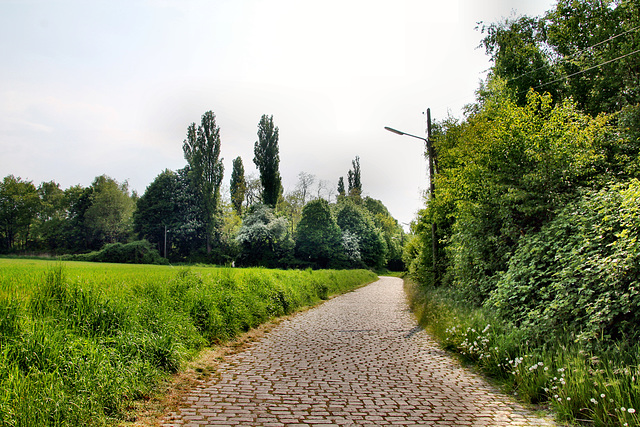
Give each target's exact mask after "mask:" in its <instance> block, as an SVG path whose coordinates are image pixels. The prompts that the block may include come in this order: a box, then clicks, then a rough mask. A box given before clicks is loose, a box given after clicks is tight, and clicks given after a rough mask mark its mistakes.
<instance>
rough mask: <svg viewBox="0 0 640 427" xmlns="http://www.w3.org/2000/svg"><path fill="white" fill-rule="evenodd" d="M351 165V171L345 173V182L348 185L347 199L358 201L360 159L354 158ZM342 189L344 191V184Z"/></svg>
mask: <svg viewBox="0 0 640 427" xmlns="http://www.w3.org/2000/svg"><path fill="white" fill-rule="evenodd" d="M351 165H352V166H353V169H351V170H349V172H348V173H347V182H348V185H349V191H348V194H349V197H352V198H355V199H359V198H360V197H361V196H362V180H361V176H360V175H361V172H360V157H358V156H356V158H355V159H354V160H352V161H351ZM342 185H343V189H344V183H343V184H342Z"/></svg>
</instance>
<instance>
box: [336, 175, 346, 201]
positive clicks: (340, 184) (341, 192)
mask: <svg viewBox="0 0 640 427" xmlns="http://www.w3.org/2000/svg"><path fill="white" fill-rule="evenodd" d="M346 194H347V192H346V191H345V189H344V177H342V176H341V177H340V178H339V179H338V195H339V196H343V197H344V196H345V195H346Z"/></svg>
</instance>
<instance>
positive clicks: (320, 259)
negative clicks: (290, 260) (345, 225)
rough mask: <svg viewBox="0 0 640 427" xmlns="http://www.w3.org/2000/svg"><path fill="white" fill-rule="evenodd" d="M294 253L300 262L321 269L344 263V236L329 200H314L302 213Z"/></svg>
mask: <svg viewBox="0 0 640 427" xmlns="http://www.w3.org/2000/svg"><path fill="white" fill-rule="evenodd" d="M295 250H296V257H297V258H298V259H300V260H301V261H305V262H311V263H314V264H315V265H316V266H318V267H320V268H327V267H329V266H330V265H332V264H333V265H336V264H338V265H340V264H341V263H342V262H343V260H344V250H343V248H342V233H341V231H340V228H339V227H338V224H337V223H336V220H335V218H334V217H333V215H332V213H331V209H330V208H329V203H328V202H327V201H326V200H324V199H317V200H313V201H311V202H309V203H307V204H306V206H305V207H304V208H303V209H302V218H301V219H300V223H299V224H298V228H297V229H296V249H295Z"/></svg>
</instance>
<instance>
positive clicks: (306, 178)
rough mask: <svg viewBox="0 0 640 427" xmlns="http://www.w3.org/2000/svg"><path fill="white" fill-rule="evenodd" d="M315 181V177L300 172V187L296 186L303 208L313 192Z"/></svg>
mask: <svg viewBox="0 0 640 427" xmlns="http://www.w3.org/2000/svg"><path fill="white" fill-rule="evenodd" d="M315 181H316V177H315V175H312V174H310V173H307V172H300V173H299V174H298V185H297V186H296V189H297V190H298V191H299V192H300V196H301V197H302V205H303V206H304V205H305V204H306V203H307V196H308V194H309V193H310V192H311V186H312V185H313V183H314V182H315Z"/></svg>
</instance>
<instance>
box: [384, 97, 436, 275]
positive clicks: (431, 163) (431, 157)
mask: <svg viewBox="0 0 640 427" xmlns="http://www.w3.org/2000/svg"><path fill="white" fill-rule="evenodd" d="M384 128H385V129H386V130H388V131H389V132H393V133H395V134H397V135H405V136H410V137H412V138H416V139H421V140H423V141H424V142H425V144H426V145H427V155H428V157H429V198H430V199H433V198H434V197H435V188H436V187H435V184H434V182H433V175H434V159H435V152H434V151H433V146H432V145H431V110H430V109H429V108H427V137H426V138H423V137H421V136H417V135H412V134H410V133H406V132H402V131H400V130H397V129H394V128H390V127H388V126H385V127H384ZM431 250H432V258H433V282H434V284H436V283H437V281H438V273H437V270H436V254H437V252H438V242H437V240H436V223H435V222H433V223H431Z"/></svg>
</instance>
